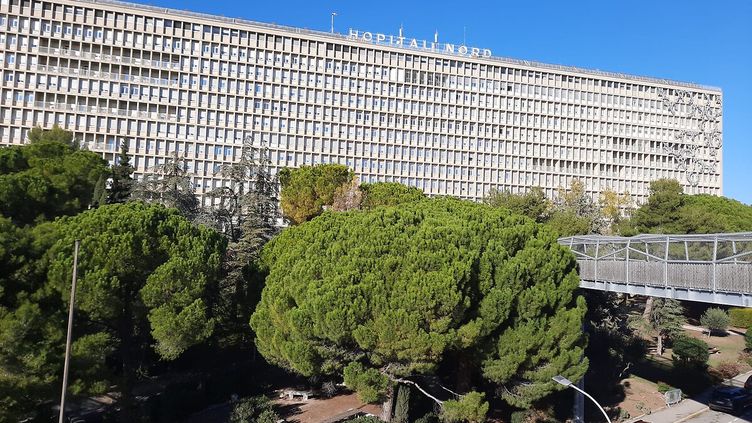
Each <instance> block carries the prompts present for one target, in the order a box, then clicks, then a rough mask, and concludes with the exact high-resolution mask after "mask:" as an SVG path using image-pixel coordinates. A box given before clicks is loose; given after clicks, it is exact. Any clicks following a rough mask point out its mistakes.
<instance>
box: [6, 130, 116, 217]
mask: <svg viewBox="0 0 752 423" xmlns="http://www.w3.org/2000/svg"><path fill="white" fill-rule="evenodd" d="M72 138H73V135H72V133H70V132H67V131H64V130H62V129H60V128H53V129H52V130H50V131H44V130H42V129H39V128H35V129H34V130H32V131H31V133H30V134H29V139H30V140H31V143H30V144H27V145H22V146H10V147H1V148H0V214H2V215H4V216H6V217H8V218H10V219H11V220H13V221H14V222H15V223H16V224H21V225H23V224H31V223H34V222H36V221H40V220H51V219H54V218H55V217H57V216H63V215H73V214H76V213H78V212H80V211H81V210H84V209H86V207H88V206H89V204H91V201H92V197H93V193H94V187H95V185H96V184H97V181H99V180H100V179H101V178H102V177H103V175H105V174H106V173H107V163H106V162H105V161H104V160H103V159H102V158H101V157H99V155H97V154H95V153H92V152H90V151H85V150H79V149H78V148H76V147H74V145H73V143H72Z"/></svg>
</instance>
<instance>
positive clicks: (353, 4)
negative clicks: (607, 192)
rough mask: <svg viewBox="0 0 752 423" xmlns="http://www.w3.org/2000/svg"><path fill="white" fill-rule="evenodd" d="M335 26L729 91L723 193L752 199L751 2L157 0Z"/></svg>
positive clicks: (274, 20)
mask: <svg viewBox="0 0 752 423" xmlns="http://www.w3.org/2000/svg"><path fill="white" fill-rule="evenodd" d="M140 2H142V3H148V4H152V5H158V6H163V7H171V8H177V9H185V10H192V11H198V12H205V13H212V14H218V15H224V16H228V17H240V18H246V19H251V20H257V21H262V22H270V23H277V24H280V25H289V26H296V27H303V28H310V29H317V30H323V31H328V30H329V26H330V14H331V12H332V11H336V12H337V17H336V18H335V29H336V30H337V31H338V32H342V33H346V32H347V30H348V28H355V29H359V30H363V31H371V32H380V33H386V34H397V33H398V28H399V27H400V25H402V26H403V27H404V34H405V36H406V37H415V38H418V39H427V40H432V39H433V34H434V31H436V30H438V32H439V41H442V42H457V43H459V42H462V40H463V30H464V34H465V35H464V36H465V37H466V40H467V45H469V46H470V45H472V46H476V47H480V48H489V49H491V50H493V54H494V55H495V56H505V57H513V58H518V59H525V60H535V61H540V62H546V63H555V64H563V65H571V66H578V67H586V68H592V69H600V70H605V71H613V72H623V73H630V74H635V75H644V76H653V77H658V78H667V79H674V80H678V81H688V82H695V83H699V84H703V85H712V86H716V87H720V88H722V89H723V98H724V104H723V109H724V116H723V138H724V139H723V141H724V147H723V175H724V182H723V185H724V186H723V188H724V195H726V196H727V197H731V198H735V199H737V200H740V201H742V202H744V203H747V204H750V203H752V169H750V167H752V1H749V0H716V1H712V0H711V1H709V0H674V1H661V0H650V1H646V0H630V1H626V0H621V1H620V0H600V1H595V0H589V1H575V0H570V1H561V0H558V1H554V0H548V1H474V0H468V1H459V0H458V1H452V2H445V1H433V2H421V1H412V2H410V1H393V0H382V1H352V0H350V1H334V0H324V1H316V0H308V1H306V0H286V1H269V0H263V1H258V0H257V1H242V0H217V1H211V2H210V1H205V0H148V1H143V0H141V1H140Z"/></svg>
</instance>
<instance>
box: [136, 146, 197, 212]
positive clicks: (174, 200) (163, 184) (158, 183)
mask: <svg viewBox="0 0 752 423" xmlns="http://www.w3.org/2000/svg"><path fill="white" fill-rule="evenodd" d="M132 195H133V198H134V199H137V200H143V201H146V202H148V203H158V204H163V205H164V206H166V207H172V208H175V209H178V210H179V211H180V213H182V214H183V216H185V217H187V218H188V219H191V220H192V219H194V218H195V217H196V216H197V214H198V212H199V201H198V198H197V197H196V193H195V192H194V189H193V184H192V183H191V177H190V175H189V174H188V171H187V164H186V158H185V156H183V157H181V156H180V155H179V154H178V151H177V150H175V151H174V153H173V155H172V157H170V158H167V159H165V161H164V163H161V164H158V165H156V166H154V167H153V168H152V169H150V172H149V174H147V175H144V178H143V179H142V180H140V181H138V182H137V183H136V184H135V186H134V187H133V192H132Z"/></svg>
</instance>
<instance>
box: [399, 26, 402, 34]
mask: <svg viewBox="0 0 752 423" xmlns="http://www.w3.org/2000/svg"><path fill="white" fill-rule="evenodd" d="M399 36H400V37H402V24H400V29H399Z"/></svg>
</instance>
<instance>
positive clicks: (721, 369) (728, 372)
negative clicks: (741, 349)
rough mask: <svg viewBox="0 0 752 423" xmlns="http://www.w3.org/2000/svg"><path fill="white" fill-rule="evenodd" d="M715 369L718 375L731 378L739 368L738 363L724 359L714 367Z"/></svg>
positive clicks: (737, 372)
mask: <svg viewBox="0 0 752 423" xmlns="http://www.w3.org/2000/svg"><path fill="white" fill-rule="evenodd" d="M715 371H716V372H718V375H720V376H721V377H722V378H724V379H731V378H732V377H734V376H736V375H738V374H739V371H740V368H739V364H737V363H731V362H728V361H725V362H723V363H721V364H719V365H717V366H716V367H715Z"/></svg>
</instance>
